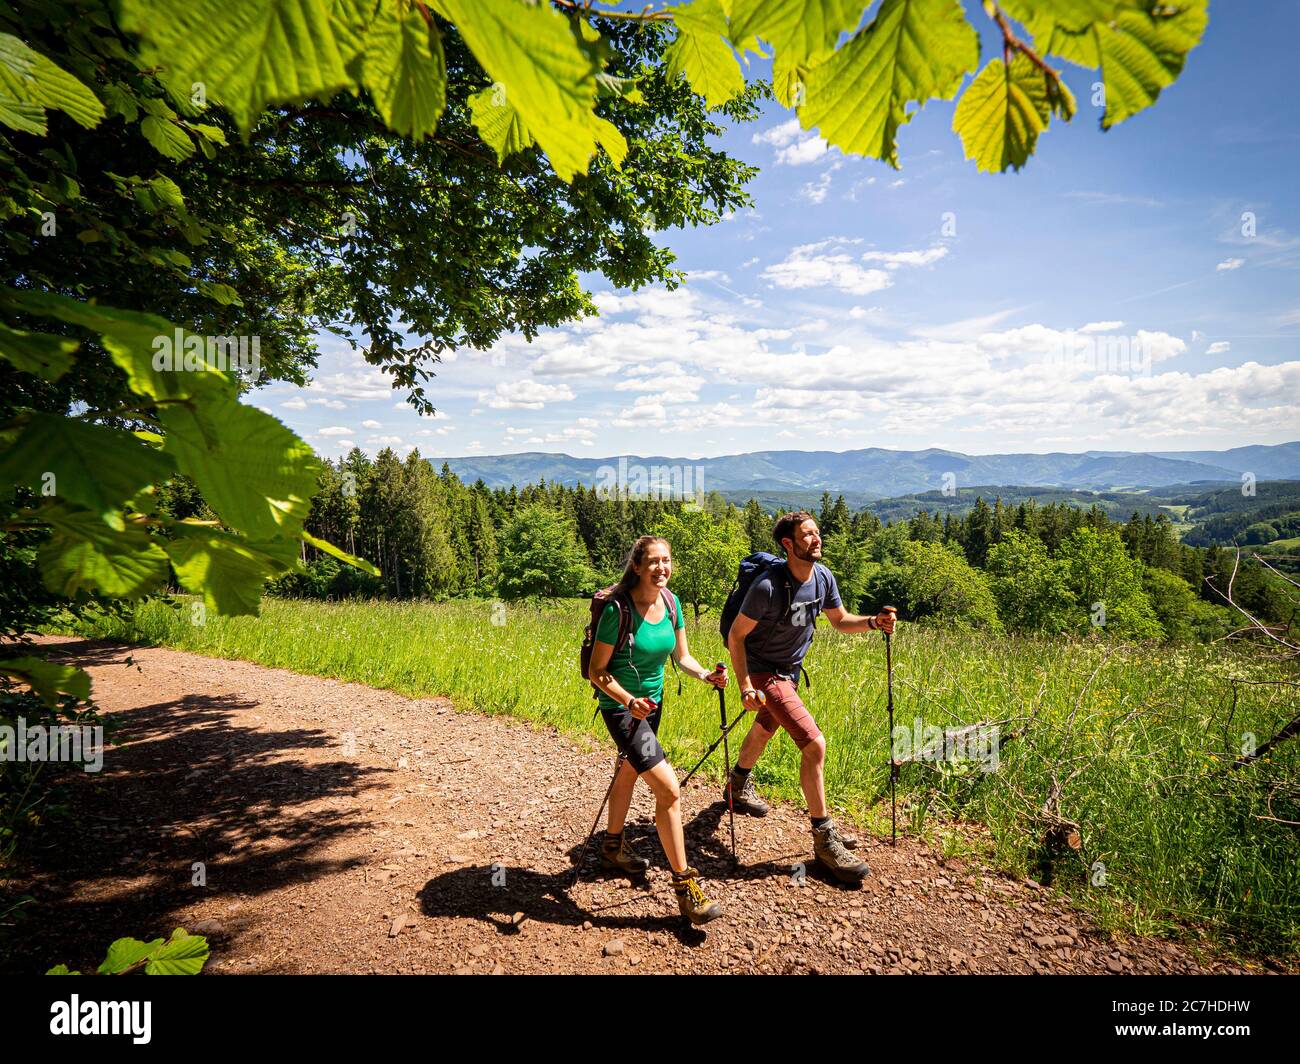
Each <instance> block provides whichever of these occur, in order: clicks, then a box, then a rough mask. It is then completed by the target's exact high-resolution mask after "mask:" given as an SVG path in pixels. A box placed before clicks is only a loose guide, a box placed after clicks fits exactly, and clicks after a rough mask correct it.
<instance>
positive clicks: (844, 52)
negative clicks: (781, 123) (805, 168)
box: [799, 0, 979, 169]
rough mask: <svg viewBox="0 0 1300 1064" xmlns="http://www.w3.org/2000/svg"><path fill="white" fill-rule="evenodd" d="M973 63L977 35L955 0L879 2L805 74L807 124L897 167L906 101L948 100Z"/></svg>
mask: <svg viewBox="0 0 1300 1064" xmlns="http://www.w3.org/2000/svg"><path fill="white" fill-rule="evenodd" d="M978 62H979V37H978V35H977V34H976V33H975V30H974V28H973V27H972V26H971V25H970V23H968V22H967V21H966V17H965V15H964V14H963V12H962V7H961V4H960V3H959V2H958V0H885V2H884V3H883V4H882V5H881V7H880V12H879V14H877V16H876V18H875V19H874V20H873V21H872V23H871V24H870V25H869V26H867V28H866V29H864V30H863V31H862V32H861V33H859V34H857V35H856V36H855V37H854V38H853V39H852V40H850V41H849V42H848V44H846V45H844V47H842V48H841V49H840V50H839V51H837V52H836V53H835V54H834V55H833V56H831V57H830V58H829V59H827V60H826V61H825V62H823V63H821V64H819V65H818V66H816V67H814V68H813V69H812V71H811V73H810V74H809V76H808V95H807V102H806V103H805V104H804V106H803V108H802V109H801V110H800V112H799V119H800V122H801V123H802V124H803V127H804V128H805V129H811V128H812V127H814V126H817V127H819V128H820V133H821V136H822V138H823V139H824V140H826V141H827V142H828V143H830V144H833V145H835V146H836V147H838V148H840V149H841V150H843V151H845V152H849V153H852V154H856V155H868V156H871V157H872V158H876V159H881V160H883V161H885V162H887V163H889V165H890V166H892V167H894V168H896V169H897V167H898V144H897V138H898V130H899V128H900V127H901V126H903V125H905V124H906V123H907V122H909V121H911V119H912V115H913V114H915V111H908V105H909V104H912V103H916V104H918V105H920V104H924V103H925V101H926V100H928V99H931V98H934V97H938V98H940V99H949V98H951V97H952V96H953V94H954V93H955V92H956V91H957V89H958V87H959V86H960V85H961V80H962V76H963V75H964V74H966V73H968V72H970V71H972V70H974V69H975V65H976V63H978Z"/></svg>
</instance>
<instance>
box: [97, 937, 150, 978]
mask: <svg viewBox="0 0 1300 1064" xmlns="http://www.w3.org/2000/svg"><path fill="white" fill-rule="evenodd" d="M162 944H163V940H162V939H160V938H155V939H154V940H153V941H152V942H141V941H140V940H139V939H137V938H119V939H118V940H117V941H116V942H114V943H113V944H112V945H111V946H109V947H108V955H107V956H106V957H105V958H104V963H103V964H101V965H100V966H99V974H100V975H119V974H121V973H122V972H125V971H126V970H127V969H129V968H134V967H135V966H136V965H137V964H139V963H140V962H141V961H143V960H144V959H145V958H146V957H148V956H149V954H151V953H152V952H153V951H154V950H156V949H158V948H159V947H160V946H162Z"/></svg>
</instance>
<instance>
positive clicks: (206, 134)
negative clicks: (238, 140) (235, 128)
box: [185, 122, 227, 148]
mask: <svg viewBox="0 0 1300 1064" xmlns="http://www.w3.org/2000/svg"><path fill="white" fill-rule="evenodd" d="M185 127H186V128H187V129H188V130H189V131H190V132H191V133H197V134H198V135H199V136H200V137H202V138H203V139H204V140H206V141H209V142H210V143H212V144H219V145H220V146H221V147H223V148H224V147H226V146H227V145H226V131H225V130H224V129H222V128H221V127H220V126H210V125H207V124H205V123H203V122H186V123H185Z"/></svg>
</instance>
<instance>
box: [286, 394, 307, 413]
mask: <svg viewBox="0 0 1300 1064" xmlns="http://www.w3.org/2000/svg"><path fill="white" fill-rule="evenodd" d="M280 407H281V409H283V410H306V409H307V401H306V400H305V399H303V398H302V397H301V396H298V395H295V396H294V397H293V398H292V399H286V400H285V401H284V402H283V403H281V404H280Z"/></svg>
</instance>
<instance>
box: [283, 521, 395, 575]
mask: <svg viewBox="0 0 1300 1064" xmlns="http://www.w3.org/2000/svg"><path fill="white" fill-rule="evenodd" d="M302 538H303V541H304V542H305V543H308V544H310V545H311V546H313V547H315V548H316V549H317V550H321V551H324V552H325V553H326V554H329V555H332V556H333V557H335V558H337V559H338V560H339V561H341V562H344V563H346V564H348V565H351V566H352V567H353V568H355V569H360V570H361V571H362V572H363V573H369V574H370V575H371V576H382V575H383V574H382V573H381V572H380V571H379V570H378V569H376V568H375V567H374V566H373V565H371V564H370V563H369V562H368V561H366V560H365V559H364V558H358V557H356V556H355V555H352V554H349V553H348V552H347V551H345V550H340V549H339V548H338V547H336V546H334V544H333V543H330V542H329V541H328V540H324V539H320V538H318V537H316V536H313V535H312V534H311V533H310V532H307V531H306V530H304V531H303V533H302Z"/></svg>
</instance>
